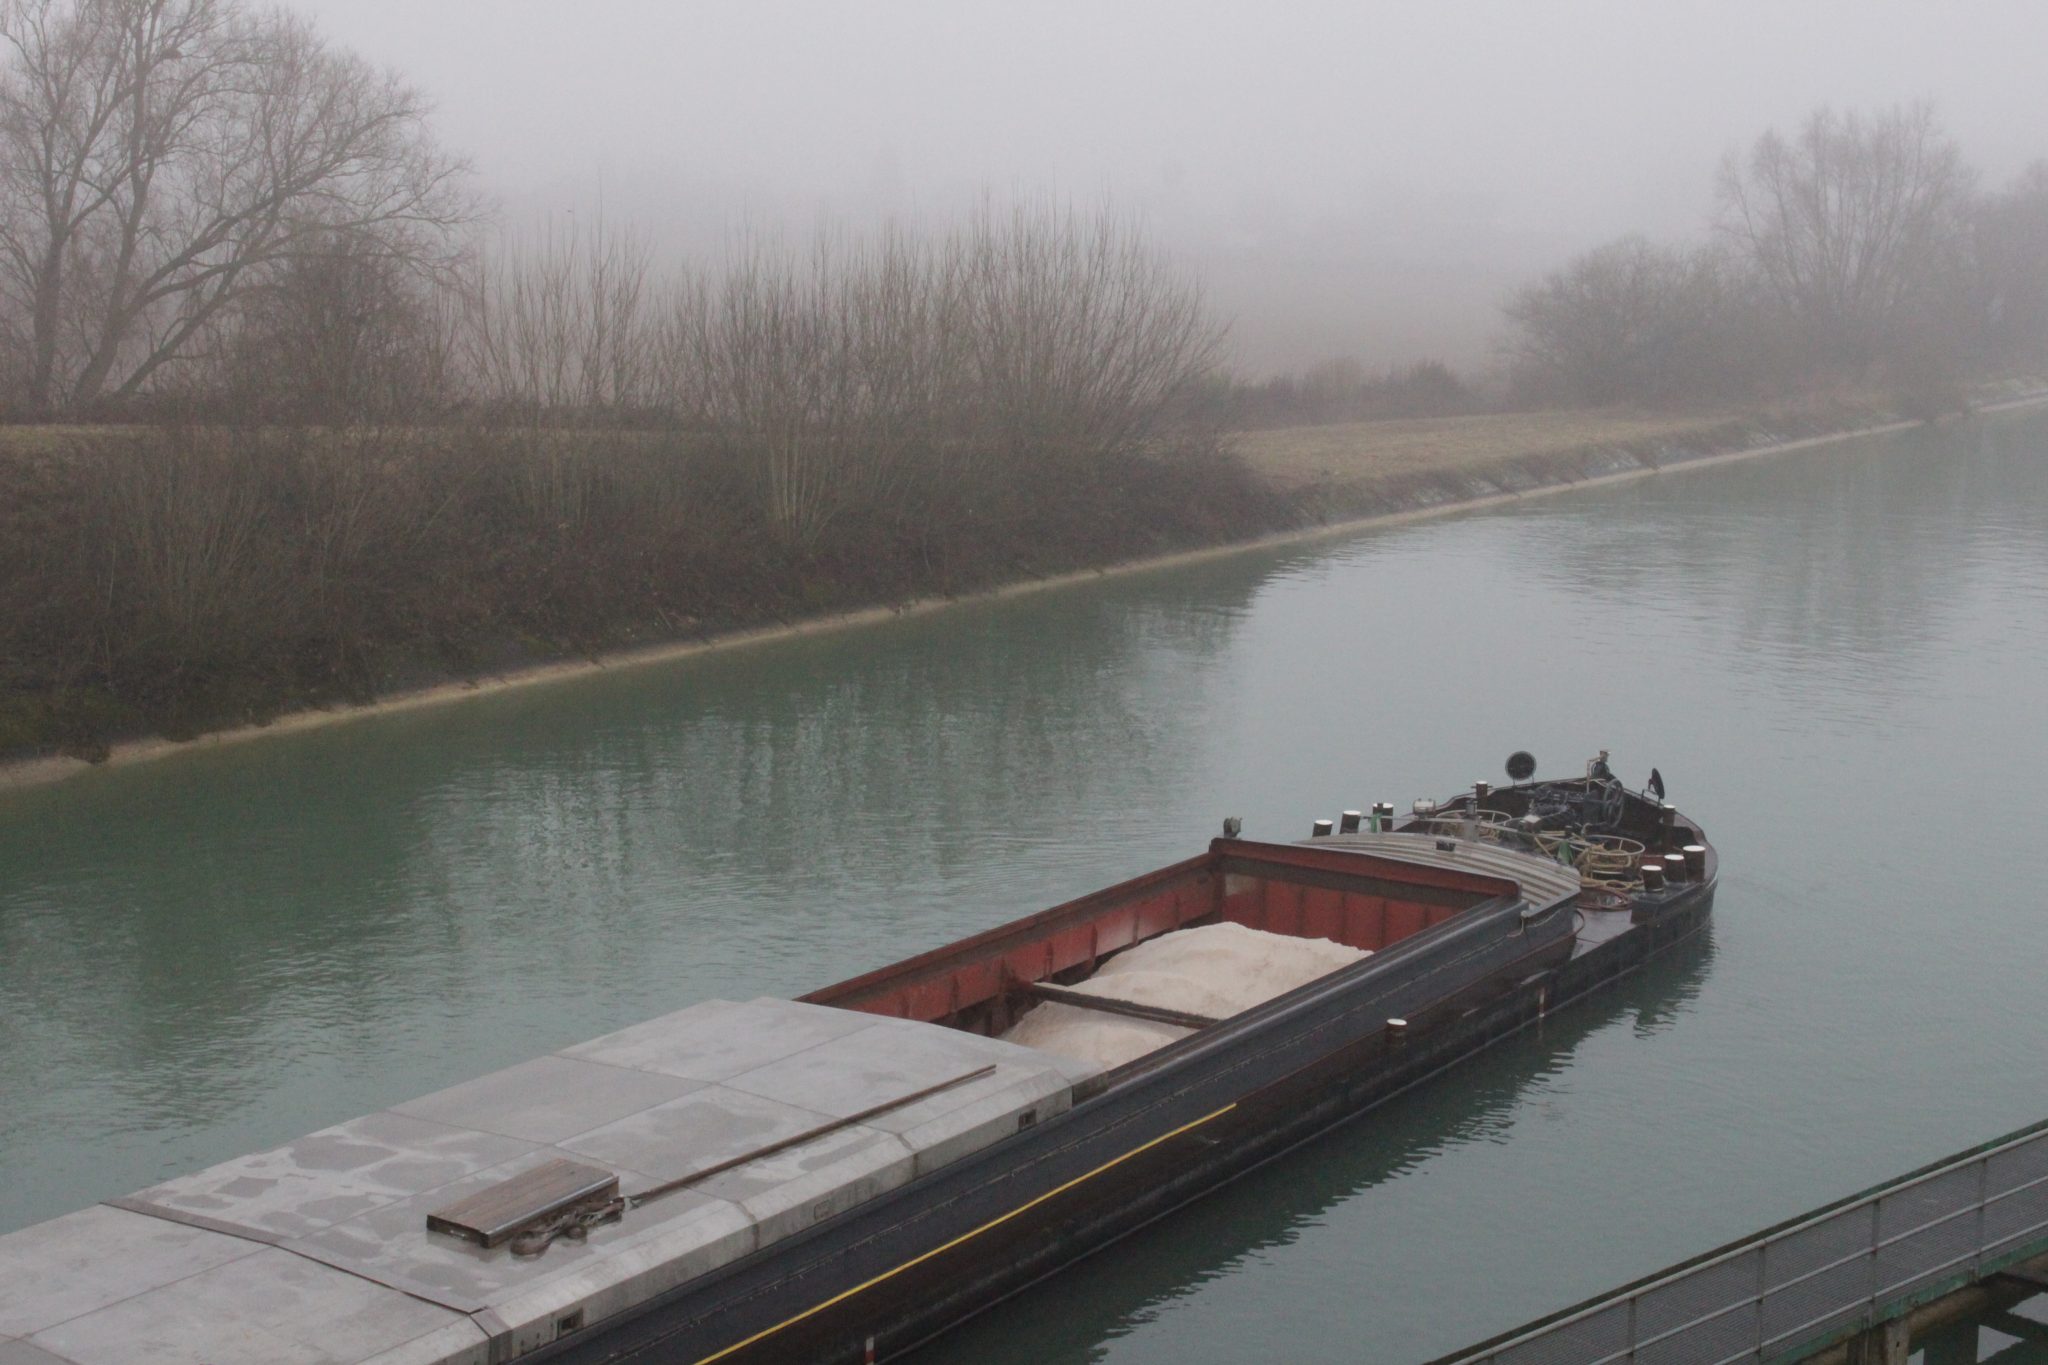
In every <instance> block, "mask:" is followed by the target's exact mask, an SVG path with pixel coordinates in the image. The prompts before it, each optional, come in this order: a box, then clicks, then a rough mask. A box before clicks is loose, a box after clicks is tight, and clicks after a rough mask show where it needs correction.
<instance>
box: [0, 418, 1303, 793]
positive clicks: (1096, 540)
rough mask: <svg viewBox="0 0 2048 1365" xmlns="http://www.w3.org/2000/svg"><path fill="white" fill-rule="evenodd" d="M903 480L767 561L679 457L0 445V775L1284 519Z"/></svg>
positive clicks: (27, 440) (193, 439) (1136, 464)
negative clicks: (25, 760)
mask: <svg viewBox="0 0 2048 1365" xmlns="http://www.w3.org/2000/svg"><path fill="white" fill-rule="evenodd" d="M915 474H916V477H914V478H911V479H908V480H906V482H905V484H904V485H903V486H900V487H897V488H892V489H883V490H878V493H877V496H875V497H873V498H870V499H867V500H865V501H864V502H863V503H861V504H859V505H853V506H849V507H847V508H846V509H845V510H844V512H843V514H842V515H840V516H838V517H835V518H834V520H833V521H832V523H831V524H830V525H829V526H828V527H826V528H824V530H823V531H821V532H820V533H818V534H816V535H814V536H811V537H808V538H807V539H806V540H805V541H804V542H802V543H797V542H794V541H792V540H791V539H790V538H789V537H788V536H786V535H784V534H779V533H778V528H777V527H776V526H775V525H774V524H772V523H771V522H770V521H769V520H768V519H767V517H766V515H765V514H764V512H763V510H762V505H761V501H760V500H759V499H758V498H757V497H755V496H753V493H752V491H751V490H750V488H749V487H748V486H747V478H746V475H747V471H746V469H745V468H743V467H740V466H738V465H736V464H735V462H734V461H733V460H732V459H731V458H730V456H729V453H728V452H725V451H723V450H722V449H721V448H720V447H719V446H718V445H717V444H716V443H713V442H706V441H704V440H701V439H696V438H692V437H690V436H688V435H682V434H663V433H646V432H606V431H599V432H580V433H579V432H562V431H531V430H526V431H519V430H513V431H505V430H487V429H473V430H464V431H451V432H420V431H399V432H392V433H350V434H347V435H339V434H334V433H327V432H322V431H317V430H303V429H302V430H288V431H283V430H262V431H226V430H220V429H210V428H193V429H185V430H167V431H146V430H119V431H103V432H97V433H92V432H88V433H80V432H76V431H67V432H49V431H21V430H17V431H14V432H11V433H9V439H8V440H6V441H5V442H0V644H4V650H0V755H6V756H10V757H21V756H24V755H34V754H46V753H50V752H57V753H64V754H72V755H76V756H81V757H86V758H94V757H98V756H101V755H103V754H104V753H105V752H106V750H107V746H108V745H109V744H111V743H113V742H115V741H119V740H123V739H129V738H134V737H138V736H144V735H162V736H168V737H171V738H183V737H188V736H191V735H195V734H199V733H202V732H205V731H209V730H214V729H219V728H223V727H231V726H242V725H249V724H261V723H263V722H265V721H267V720H269V719H271V718H272V717H275V716H278V715H280V714H283V713H286V712H289V711H294V710H299V709H304V708H308V707H321V706H331V705H336V704H344V703H361V702H365V701H369V700H371V699H373V698H377V697H381V696H388V695H390V694H392V693H394V692H398V691H404V690H409V689H414V688H419V687H423V686H429V685H432V684H434V683H436V682H440V681H443V680H446V679H449V678H464V677H476V676H481V675H489V674H492V673H497V672H502V671H505V670H510V669H517V668H521V667H525V666H529V665H533V664H536V663H541V662H545V661H549V660H558V659H564V658H586V657H590V656H593V655H597V654H600V653H606V652H611V651H618V650H623V649H633V648H637V647H644V646H646V645H648V644H650V643H655V642H670V641H686V640H691V639H700V638H707V637H710V636H714V635H718V634H721V633H725V632H730V631H734V630H743V629H748V628H753V627H760V626H763V625H771V624H775V623H779V622H788V621H794V620H801V619H805V618H810V617H815V616H819V615H822V614H827V613H833V612H843V611H847V610H852V609H857V608H860V607H865V606H873V605H878V604H890V603H896V602H902V601H906V600H910V599H915V598H926V597H944V596H949V595H956V594H960V593H968V592H975V591H979V590H981V589H985V588H988V587H991V586H994V585H997V584H1002V583H1007V582H1014V581H1018V580H1022V579H1031V578H1039V577H1044V576H1046V575H1050V574H1057V573H1061V572H1064V571H1069V570H1073V569H1080V568H1088V567H1092V566H1096V565H1102V564H1108V563H1113V562H1117V561H1120V560H1127V559H1132V558H1139V557H1144V556H1147V555H1153V554H1158V553H1162V552H1168V551H1172V550H1175V549H1180V548H1187V547H1193V546H1201V545H1210V544H1216V543H1219V542H1223V541H1229V540H1235V539H1242V538H1245V537H1249V536H1256V535H1259V534H1263V533H1266V532H1269V531H1272V530H1275V529H1278V528H1280V527H1283V526H1285V525H1288V524H1290V520H1291V518H1292V516H1293V511H1292V508H1291V506H1290V504H1289V503H1288V502H1287V500H1286V499H1285V498H1283V497H1281V496H1279V495H1278V494H1276V493H1274V492H1273V491H1271V490H1270V489H1269V488H1268V487H1267V486H1266V485H1265V483H1264V482H1263V481H1261V480H1260V479H1258V478H1257V477H1256V476H1254V475H1253V474H1252V473H1251V472H1250V470H1249V468H1248V467H1247V466H1246V465H1245V464H1244V463H1243V462H1242V461H1240V460H1237V459H1235V458H1234V457H1231V456H1229V455H1227V454H1225V453H1222V452H1219V451H1216V450H1213V449H1208V448H1201V447H1192V448H1189V447H1182V448H1161V449H1157V450H1153V451H1144V452H1137V453H1131V454H1127V455H1122V456H1119V457H1118V458H1115V459H1074V460H1068V461H1061V462H1059V463H1058V464H1057V465H1056V466H1054V467H1051V468H1048V467H1047V466H1046V465H1045V464H1040V465H1037V466H1034V467H1032V468H1030V469H1028V470H1026V469H1014V470H1006V469H1004V468H1000V467H996V468H990V467H987V466H986V465H979V464H978V465H977V466H976V467H975V468H974V469H973V470H972V472H971V476H970V475H969V473H968V472H966V471H962V470H959V469H956V468H950V467H941V468H933V469H927V470H918V471H915Z"/></svg>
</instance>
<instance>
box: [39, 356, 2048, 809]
mask: <svg viewBox="0 0 2048 1365" xmlns="http://www.w3.org/2000/svg"><path fill="white" fill-rule="evenodd" d="M2044 404H2048V389H2042V390H2037V391H2030V392H2024V393H2017V394H2010V395H2006V396H2002V397H1999V398H1998V399H1996V400H1995V401H1987V402H1982V403H1979V404H1978V405H1977V406H1976V408H1975V409H1974V410H1973V412H1972V413H1971V414H1969V415H1976V414H1982V413H1992V412H2003V411H2008V410H2012V409H2017V408H2026V407H2034V406H2040V405H2044ZM1944 420H1952V421H1953V420H1965V419H1964V418H1963V417H1956V418H1949V419H1944ZM1830 421H1832V423H1833V424H1832V425H1831V424H1830ZM1921 425H1924V424H1923V423H1922V422H1919V421H1916V420H1906V419H1899V418H1894V417H1892V416H1890V415H1889V414H1884V413H1876V412H1871V411H1868V410H1865V411H1862V412H1859V413H1857V414H1855V415H1854V416H1852V417H1848V418H1843V417H1841V416H1839V415H1838V416H1836V417H1835V418H1833V419H1822V418H1815V417H1761V418H1753V419H1746V420H1736V421H1729V422H1724V423H1720V424H1718V425H1715V426H1712V427H1710V428H1707V429H1705V430H1702V431H1698V432H1693V433H1681V434H1676V435H1672V436H1669V437H1659V438H1653V439H1646V440H1639V441H1627V442H1618V443H1606V444H1598V445H1588V446H1581V447H1577V448H1573V449H1568V450H1555V449H1553V450H1543V451H1537V452H1532V453H1529V454H1524V455H1514V456H1507V457H1503V458H1498V459H1491V460H1485V461H1480V462H1470V463H1459V464H1455V465H1451V466H1447V467H1442V468H1434V469H1420V470H1416V469H1409V470H1406V471H1404V472H1402V473H1400V474H1396V475H1392V476H1389V477H1384V478H1370V477H1367V478H1359V479H1349V480H1342V481H1335V482H1327V483H1322V484H1318V485H1313V486H1309V487H1304V488H1300V489H1297V490H1295V491H1294V496H1296V497H1297V498H1298V499H1299V500H1300V503H1301V505H1302V509H1303V515H1304V517H1305V518H1306V519H1307V520H1309V521H1310V522H1312V523H1313V524H1310V525H1307V526H1304V527H1302V528H1300V529H1297V530H1292V531H1286V532H1281V533H1279V534H1276V535H1269V536H1260V537H1256V538H1254V539H1251V540H1244V541H1234V542H1231V543H1229V544H1224V545H1216V546H1211V547H1208V548H1205V549H1199V550H1188V551H1182V552H1180V553H1177V554H1170V555H1161V556H1156V557H1152V558H1147V559H1140V560H1131V561H1126V562H1124V563H1120V564H1113V565H1108V566H1104V567H1102V568H1098V569H1086V570H1082V571H1079V572H1076V573H1068V574H1060V575H1056V576H1054V577H1050V578H1042V579H1032V580H1028V581H1025V582H1020V583H1013V584H1008V585H1005V586H1003V587H998V588H992V589H989V590H987V591H984V592H979V593H974V594H970V595H968V596H965V597H934V598H923V599H918V600H915V601H910V602H903V603H897V604H893V605H890V606H881V607H870V608H867V609H865V610H861V611H851V612H841V613H835V614H830V615H824V616H817V617H812V618H808V619H806V620H802V621H797V622H790V623H780V624H776V625H772V626H764V627H759V628H756V629H750V630H740V631H733V632H729V633H726V634H722V635H717V636H713V637H710V638H707V639H701V640H689V641H678V642H675V643H672V644H665V645H652V646H647V647H644V648H638V649H632V650H621V651H618V652H615V653H610V654H604V655H599V656H597V657H594V658H586V659H567V660H560V661H557V662H553V663H545V664H538V665H534V666H531V667H526V668H519V669H514V670H509V671H506V672H502V673H497V674H492V675H488V676H485V677H480V678H474V679H464V680H459V681H450V682H447V683H442V684H438V685H435V686H430V687H425V688H419V689H416V690H411V691H407V692H403V693H399V694H396V695H393V696H390V697H385V698H381V699H379V700H377V701H374V702H369V703H366V704H363V705H360V706H335V707H327V708H322V709H318V710H310V711H299V712H294V713H291V714H289V715H285V716H281V717H279V718H277V719H276V720H274V721H271V722H269V723H268V724H264V725H248V726H240V727H237V728H234V729H229V730H218V731H214V732H212V733H209V734H204V735H200V736H197V737H195V738H192V739H188V740H170V739H162V738H146V739H137V740H130V741H124V742H122V743H118V744H115V745H114V746H112V748H111V750H110V751H109V753H108V755H107V757H106V758H105V759H103V760H101V763H100V764H95V763H91V762H88V761H86V760H84V759H78V758H70V757H65V756H59V755H50V756H41V757H30V758H19V759H12V760H8V761H4V762H0V792H4V791H6V790H8V789H10V788H22V787H31V786H39V785H42V784H44V783H48V782H54V781H58V780H61V779H63V778H66V777H72V776H75V775H77V774H79V773H83V772H86V771H88V770H89V769H91V768H94V767H97V766H102V765H112V764H125V763H136V762H143V761H147V760H150V759H157V758H164V757H169V756H171V755H174V754H182V753H190V752H194V751H196V750H202V749H207V748H212V747H217V746H219V745H223V744H238V743H242V742H245V741H248V740H252V739H260V738H263V737H265V736H270V735H279V734H290V733H294V732H296V731H300V730H307V729H314V728H318V727H321V726H327V725H334V724H338V723H340V722H344V721H350V720H358V719H361V718H364V717H368V716H377V715H384V714H388V713H391V712H395V711H410V710H415V709H418V708H420V707H425V706H440V705H444V704H447V703H451V702H459V701H465V700H470V699H474V698H477V697H482V696H488V695H490V694H492V693H494V692H500V691H503V690H505V689H507V688H514V687H532V686H536V685H539V684H542V683H550V682H558V681H564V680H567V679H572V678H580V677H586V676H588V675H589V674H591V673H595V672H602V671H605V670H608V669H617V668H631V667H635V666H639V665H645V664H656V663H667V662H672V661H674V660H677V659H683V658H688V657H690V656H692V655H696V654H702V653H706V652H708V651H711V650H725V649H737V648H744V647H746V646H749V645H757V644H763V643H768V642H772V641H776V640H785V639H790V638H792V637H797V636H805V635H813V634H819V633H823V632H827V631H838V630H846V629H851V628H854V627H859V626H867V625H875V624H879V623H881V622H884V621H893V620H898V619H900V618H902V617H905V616H914V615H922V614H924V613H926V612H931V611H939V610H943V609H945V608H947V607H952V606H957V605H959V604H960V603H961V602H967V601H990V600H997V599H1001V598H1006V597H1012V596H1017V595H1020V594H1024V593H1035V592H1046V591H1051V590H1054V589H1058V588H1063V587H1069V586H1072V585H1074V584H1077V583H1088V582H1094V581H1097V580H1099V579H1101V578H1103V577H1106V576H1108V575H1110V574H1122V573H1145V572H1153V571H1157V570H1164V569H1173V568H1178V567H1181V566H1184V565H1189V564H1195V563H1200V562H1202V561H1205V560H1211V559H1216V558H1220V557H1222V556H1225V555H1235V554H1243V553H1246V552H1247V551H1252V550H1259V549H1266V548H1271V547H1274V546H1281V545H1287V544H1296V543H1301V542H1306V541H1313V540H1318V539H1326V538H1332V537H1337V536H1345V535H1350V534H1353V533H1355V532H1358V531H1361V530H1366V529H1369V528H1371V527H1374V526H1384V525H1391V524H1394V523H1397V522H1403V521H1410V520H1415V519H1418V518H1422V517H1430V516H1440V515H1444V514H1448V513H1452V512H1465V511H1473V510H1477V509H1480V508H1484V507H1489V506H1493V505H1497V504H1500V503H1504V502H1512V501H1516V500H1519V499H1523V498H1530V497H1538V496H1541V495H1543V494H1546V493H1557V492H1564V491H1567V490H1570V489H1575V488H1588V487H1593V486H1596V485H1599V484H1606V483H1613V482H1617V481H1620V480H1623V479H1637V478H1646V477H1648V476H1650V475H1654V474H1665V473H1673V472H1677V471H1681V470H1687V469H1700V468H1707V467H1711V466H1713V465H1717V464H1722V463H1726V462H1728V461H1731V460H1749V459H1758V458H1761V457H1763V456H1768V455H1781V454H1785V453H1787V452H1790V451H1795V450H1803V449H1807V448H1809V447H1811V446H1816V445H1822V444H1826V443H1828V442H1832V441H1844V440H1850V439H1853V438H1855V437H1860V436H1877V435H1883V434H1885V433H1888V432H1895V431H1904V430H1908V429H1910V428H1912V427H1916V426H1921Z"/></svg>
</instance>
